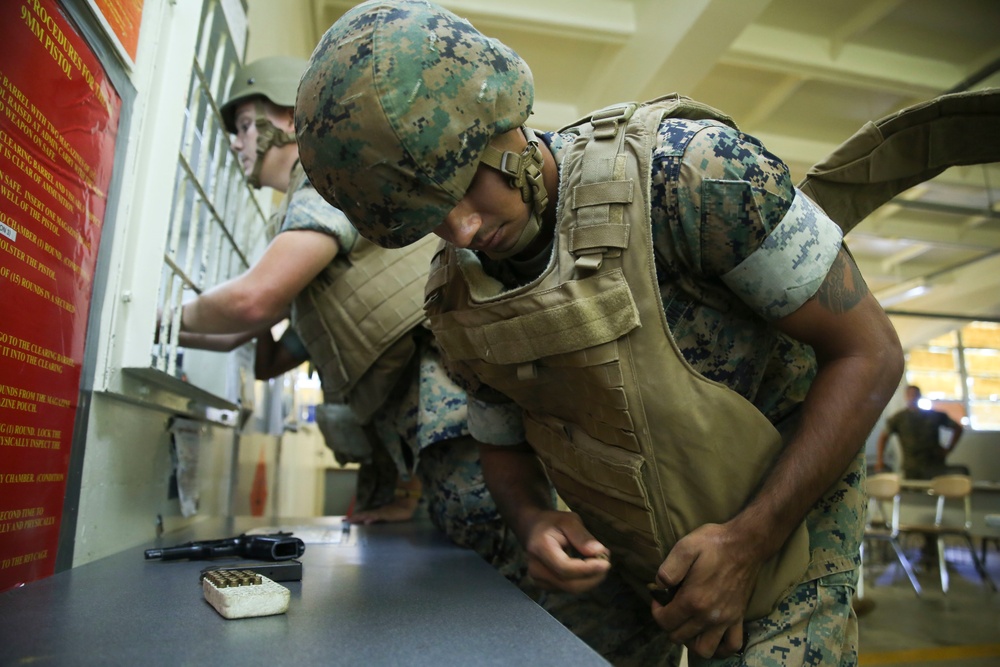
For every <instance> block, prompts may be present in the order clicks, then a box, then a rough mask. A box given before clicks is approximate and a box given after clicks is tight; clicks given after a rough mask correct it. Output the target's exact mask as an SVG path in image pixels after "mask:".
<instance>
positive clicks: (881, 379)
mask: <svg viewBox="0 0 1000 667" xmlns="http://www.w3.org/2000/svg"><path fill="white" fill-rule="evenodd" d="M893 365H894V364H891V363H890V364H888V367H886V365H885V364H882V363H877V362H876V361H873V360H865V359H854V358H848V359H843V360H838V361H835V362H832V363H830V364H829V365H827V366H825V367H823V368H822V370H821V371H820V372H819V374H818V375H817V376H816V379H815V381H814V383H813V385H812V387H811V389H810V391H809V394H808V396H807V398H806V401H805V404H804V405H803V409H802V420H801V422H800V424H799V427H798V430H797V432H796V433H795V434H794V436H793V437H792V439H791V440H790V441H789V443H788V444H787V445H786V447H785V449H784V450H783V452H782V455H781V457H780V458H779V459H778V461H777V463H776V465H775V466H774V468H773V469H772V471H771V473H770V475H769V476H768V477H767V478H766V479H765V481H764V483H763V485H762V486H761V488H760V490H759V492H758V493H757V495H756V496H755V498H754V500H753V501H752V502H751V503H750V504H749V505H748V506H747V508H746V510H745V511H744V512H742V513H741V514H740V515H739V517H738V520H739V522H740V523H741V524H742V525H743V527H744V529H745V530H746V532H747V534H749V535H756V536H759V537H760V538H761V540H760V545H759V546H760V548H761V549H763V550H764V554H763V555H764V556H765V557H767V556H771V555H773V554H774V553H775V552H776V551H777V550H778V548H779V547H780V546H781V545H782V544H784V542H785V540H787V538H788V536H789V535H790V534H791V532H792V531H793V530H794V529H795V527H796V526H797V525H798V524H799V523H800V522H801V521H802V520H803V518H804V517H805V515H806V514H807V513H808V512H809V510H810V509H811V508H812V507H813V505H814V504H815V503H816V502H817V501H818V500H819V499H820V498H821V497H822V496H823V494H824V493H826V491H827V490H828V489H829V488H830V486H832V485H833V484H834V483H835V482H836V481H837V480H838V479H840V477H841V476H842V475H843V474H844V470H845V469H846V468H847V466H848V465H850V463H851V461H852V460H853V459H854V457H855V456H857V454H858V451H859V450H860V449H861V447H863V446H864V442H865V439H866V438H867V436H868V434H869V433H870V431H871V429H872V427H873V426H874V425H875V423H876V421H877V420H878V418H879V416H880V415H881V413H882V410H883V408H884V407H885V404H886V403H887V402H888V401H889V399H890V398H891V397H892V394H893V391H894V390H895V388H896V385H897V381H898V377H899V376H898V374H896V373H895V372H894V370H893V369H892V367H893ZM845 386H855V387H863V388H866V390H865V391H858V392H844V391H843V388H844V387H845Z"/></svg>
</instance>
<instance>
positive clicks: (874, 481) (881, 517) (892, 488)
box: [858, 472, 921, 598]
mask: <svg viewBox="0 0 1000 667" xmlns="http://www.w3.org/2000/svg"><path fill="white" fill-rule="evenodd" d="M901 481H902V480H901V477H900V475H899V474H898V473H893V472H886V473H880V474H877V475H871V476H870V477H868V479H867V481H866V482H865V491H866V492H867V494H868V502H869V507H868V513H867V515H868V516H867V519H866V521H865V535H864V539H862V540H861V570H862V572H861V576H860V577H859V579H858V597H859V598H863V597H864V564H865V543H866V542H867V541H869V540H883V541H886V542H889V544H891V545H892V550H893V551H895V552H896V559H897V560H899V564H900V565H902V566H903V570H904V571H905V572H906V576H907V577H908V578H909V579H910V583H911V584H913V590H914V591H915V592H916V594H917V595H918V596H919V595H920V592H921V591H920V583H919V582H918V581H917V575H916V574H915V573H914V572H913V566H912V565H910V561H909V559H907V557H906V554H905V553H903V548H902V547H901V546H900V544H899V503H900V482H901ZM872 502H874V504H875V506H876V507H877V509H878V516H877V518H876V517H875V515H874V513H873V512H872V511H871V509H872V508H871V505H872ZM887 502H891V503H892V514H891V515H890V517H888V520H887V518H886V516H885V511H884V509H883V503H887Z"/></svg>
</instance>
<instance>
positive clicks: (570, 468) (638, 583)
mask: <svg viewBox="0 0 1000 667" xmlns="http://www.w3.org/2000/svg"><path fill="white" fill-rule="evenodd" d="M665 116H680V117H686V118H706V117H711V118H716V119H719V120H723V121H724V122H729V123H730V124H731V123H732V121H731V120H729V119H727V118H725V117H723V116H721V114H719V112H717V111H715V110H713V109H710V108H707V107H703V106H701V105H698V104H697V103H694V102H692V101H691V100H687V99H686V98H680V97H677V96H672V97H669V98H661V99H660V100H656V101H654V102H651V103H647V104H644V105H641V106H638V107H637V105H635V104H629V105H619V106H615V107H609V108H608V109H605V110H602V111H600V112H598V113H597V114H595V115H594V116H592V117H591V118H590V119H587V120H585V121H581V123H580V124H579V125H578V126H577V129H578V131H579V133H580V137H579V138H578V139H577V140H576V141H575V142H574V143H573V146H572V147H571V148H570V149H569V151H568V154H567V155H566V157H565V160H564V161H563V163H562V165H561V174H560V187H559V200H558V201H559V206H560V210H559V211H558V212H557V215H558V223H557V225H558V226H557V234H556V240H555V249H554V257H553V259H552V260H551V262H550V264H549V266H548V268H547V269H546V270H545V272H544V273H543V274H542V275H541V276H540V277H539V278H537V279H536V280H535V281H533V282H532V283H530V284H528V285H525V286H523V287H520V288H517V289H514V290H510V291H501V288H500V287H499V285H498V284H497V283H496V282H495V281H493V280H492V279H490V278H489V277H487V276H486V275H485V274H484V273H483V272H482V269H481V266H480V265H479V263H478V260H477V259H476V258H475V256H474V254H473V253H471V252H469V251H467V250H461V249H457V248H454V247H452V246H445V247H444V248H443V249H442V250H441V252H440V253H439V255H438V256H437V257H436V258H435V263H434V265H433V266H432V270H431V276H430V278H429V281H428V285H427V292H428V301H427V309H428V313H429V314H430V315H431V318H430V319H431V328H432V329H433V331H434V334H435V336H436V337H437V340H438V342H439V343H440V345H441V347H442V348H443V349H444V351H445V353H446V354H447V355H449V356H450V357H452V358H455V359H460V360H464V361H465V362H466V363H467V364H469V365H470V367H471V368H472V369H473V370H474V371H475V372H476V373H477V374H478V375H479V376H480V378H481V379H482V380H483V381H484V382H485V383H487V384H489V385H491V386H493V387H495V388H496V389H498V390H500V391H502V392H503V393H504V394H506V395H508V396H509V397H511V398H512V399H513V400H514V401H516V402H517V403H518V404H519V405H520V406H521V407H522V408H523V409H524V415H525V429H526V433H527V439H528V442H529V443H531V445H532V447H533V448H534V449H535V451H536V453H537V454H538V456H539V458H540V459H541V460H542V462H543V463H544V464H545V467H546V470H547V472H548V474H549V476H550V479H551V480H552V482H553V483H554V484H555V486H556V488H557V490H558V492H559V494H560V496H561V497H562V498H563V499H564V500H565V501H566V503H567V504H568V505H569V506H570V507H571V508H572V509H573V510H574V511H576V512H578V513H579V514H580V515H581V516H582V518H583V519H584V522H585V523H586V525H587V527H588V529H590V530H591V531H592V532H593V533H594V535H595V536H596V537H597V538H598V539H599V540H601V541H602V542H603V543H604V544H605V545H607V546H608V547H609V548H610V549H611V553H612V558H613V560H614V561H615V563H616V567H619V568H620V569H621V571H622V573H623V574H624V575H625V576H626V578H627V579H628V580H630V582H631V583H632V584H633V586H635V588H636V589H637V590H638V591H639V592H640V593H641V594H643V595H647V596H648V592H647V591H645V585H646V583H650V582H653V581H654V578H655V575H656V571H657V568H658V567H659V566H660V564H661V563H662V562H663V560H664V558H665V557H666V554H667V552H668V551H669V550H670V549H671V547H673V545H674V544H675V543H676V542H677V541H678V540H679V539H680V538H681V537H683V536H684V535H685V534H687V533H689V532H690V531H692V530H693V529H695V528H697V527H698V526H701V525H703V524H705V523H721V522H724V521H726V520H728V519H730V518H731V517H733V516H734V515H735V514H736V513H737V512H738V511H739V510H740V509H741V508H742V507H743V506H744V504H745V503H746V502H747V500H748V499H749V498H750V497H751V496H752V494H753V492H754V490H755V488H756V487H757V485H758V484H759V482H760V481H761V479H762V478H763V477H764V475H765V474H766V473H767V471H768V469H769V468H770V467H771V464H772V461H773V459H774V458H775V456H777V454H778V452H779V451H780V450H781V448H782V442H781V437H780V436H779V434H778V432H777V431H776V430H775V428H774V427H773V426H772V425H771V423H770V422H769V421H768V420H767V419H766V418H765V417H764V416H763V415H762V414H761V413H760V412H759V411H758V410H757V409H756V408H755V407H754V406H753V405H752V404H751V403H749V402H748V401H747V400H746V399H744V398H743V397H742V396H740V395H739V394H737V393H736V392H734V391H732V390H730V389H729V388H727V387H725V386H723V385H721V384H719V383H717V382H713V381H710V380H708V379H706V378H704V377H702V376H701V375H699V374H698V373H697V372H696V371H694V370H693V369H692V368H691V367H690V366H689V365H688V364H687V363H686V361H685V360H684V359H683V357H682V356H681V354H680V352H679V350H678V349H677V347H676V345H675V343H674V341H673V339H672V338H671V335H670V331H669V330H668V328H667V323H666V319H665V317H664V312H663V306H662V303H661V301H660V294H659V289H658V286H657V280H656V273H655V269H654V264H653V249H652V231H651V226H650V220H649V202H648V201H647V198H648V193H649V185H650V164H649V163H650V157H651V152H652V147H653V144H652V142H653V141H654V140H655V139H656V134H657V127H658V126H659V123H660V119H661V118H663V117H665ZM808 542H809V539H808V535H807V532H806V529H805V526H804V524H803V525H800V526H799V527H798V528H797V529H796V530H795V532H794V533H793V535H792V537H791V538H790V539H789V540H788V541H787V543H786V544H785V545H784V547H783V548H782V550H781V552H780V554H779V555H778V556H777V557H775V558H774V559H772V560H771V561H769V562H767V563H765V565H764V567H763V568H762V570H761V572H760V574H759V577H758V581H757V584H756V587H755V589H754V592H753V595H752V598H751V600H750V605H749V608H748V610H747V618H748V619H750V618H759V617H761V616H764V615H766V614H767V613H769V612H770V611H771V609H772V607H773V606H774V604H775V603H776V602H777V601H778V600H780V599H781V598H782V597H783V596H784V595H785V594H786V593H787V592H788V591H790V589H791V588H792V587H794V586H795V585H796V584H797V583H799V582H800V581H801V580H802V579H803V576H804V573H805V571H806V567H807V565H808V561H809V544H808Z"/></svg>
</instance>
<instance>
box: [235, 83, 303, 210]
mask: <svg viewBox="0 0 1000 667" xmlns="http://www.w3.org/2000/svg"><path fill="white" fill-rule="evenodd" d="M255 106H256V108H257V117H256V118H254V125H256V126H257V157H256V158H255V159H254V163H253V169H252V170H251V171H250V175H249V176H247V182H248V183H250V185H251V186H252V187H253V188H254V189H258V190H259V189H260V187H261V184H260V173H261V170H262V169H263V168H264V153H266V152H268V151H269V150H271V149H272V148H280V147H281V146H285V145H287V144H291V143H295V132H286V131H284V130H282V129H279V128H278V127H277V126H276V125H275V124H274V123H272V122H271V120H270V119H269V118H268V117H267V113H266V110H265V108H264V104H263V102H261V101H260V100H257V103H256V105H255Z"/></svg>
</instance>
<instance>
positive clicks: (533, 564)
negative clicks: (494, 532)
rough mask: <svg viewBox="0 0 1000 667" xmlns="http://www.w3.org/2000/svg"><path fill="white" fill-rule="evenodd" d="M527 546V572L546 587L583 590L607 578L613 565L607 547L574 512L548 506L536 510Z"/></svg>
mask: <svg viewBox="0 0 1000 667" xmlns="http://www.w3.org/2000/svg"><path fill="white" fill-rule="evenodd" d="M525 550H526V551H527V552H528V575H529V576H530V577H531V578H532V579H533V580H534V581H535V583H536V584H538V585H539V586H541V587H542V588H546V589H557V590H561V591H566V592H567V593H582V592H584V591H588V590H590V589H592V588H594V587H595V586H597V585H598V584H600V583H601V582H602V581H604V578H605V577H606V576H607V574H608V571H609V570H610V569H611V561H610V552H609V551H608V548H607V547H605V546H604V545H603V544H601V543H600V542H598V541H597V539H595V538H594V536H593V535H591V534H590V532H589V531H588V530H587V529H586V528H585V527H584V525H583V521H582V520H581V519H580V516H579V515H578V514H575V513H573V512H562V511H557V510H546V511H542V512H539V513H538V514H536V515H535V517H534V518H533V521H532V525H531V528H530V530H529V531H528V535H527V539H526V541H525Z"/></svg>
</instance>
